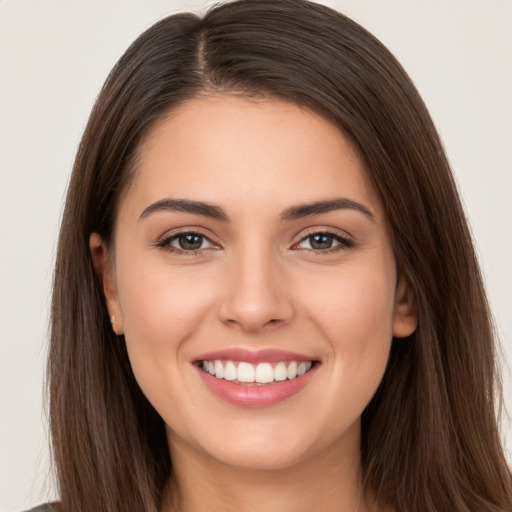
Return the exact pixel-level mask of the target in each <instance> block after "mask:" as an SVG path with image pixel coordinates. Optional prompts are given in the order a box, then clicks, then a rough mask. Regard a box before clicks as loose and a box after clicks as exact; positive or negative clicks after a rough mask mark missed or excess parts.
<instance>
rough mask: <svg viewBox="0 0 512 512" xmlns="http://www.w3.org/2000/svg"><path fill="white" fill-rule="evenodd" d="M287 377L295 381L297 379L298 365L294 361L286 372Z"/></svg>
mask: <svg viewBox="0 0 512 512" xmlns="http://www.w3.org/2000/svg"><path fill="white" fill-rule="evenodd" d="M286 376H287V377H288V378H289V379H295V377H297V363H296V362H295V361H292V362H291V363H290V365H289V366H288V369H287V370H286Z"/></svg>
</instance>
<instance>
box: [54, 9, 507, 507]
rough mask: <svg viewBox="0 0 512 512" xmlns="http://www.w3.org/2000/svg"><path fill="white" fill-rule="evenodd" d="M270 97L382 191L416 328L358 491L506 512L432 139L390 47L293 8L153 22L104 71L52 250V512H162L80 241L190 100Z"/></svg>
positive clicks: (492, 398)
mask: <svg viewBox="0 0 512 512" xmlns="http://www.w3.org/2000/svg"><path fill="white" fill-rule="evenodd" d="M212 91H213V92H219V91H220V92H226V93H236V94H242V95H245V96H258V97H270V98H280V99H284V100H286V101H291V102H294V103H296V104H299V105H302V106H305V107H308V108H310V109H313V110H314V111H316V112H318V113H320V114H321V115H323V116H324V117H325V118H326V119H328V120H329V121H331V122H333V123H335V124H336V126H338V127H339V129H340V130H342V131H343V133H345V134H346V135H347V136H348V137H349V138H350V139H351V140H352V142H353V143H354V145H355V146H356V147H357V148H358V150H359V153H360V155H361V158H362V159H363V160H364V162H365V164H366V168H367V172H368V175H369V177H370V179H371V180H372V182H373V184H374V186H375V187H376V190H377V191H378V192H379V194H380V196H381V198H382V201H383V204H384V207H385V212H386V215H387V220H388V223H389V226H390V230H391V233H392V238H393V244H394V250H395V255H396V259H397V262H398V266H399V271H400V272H404V273H406V274H407V275H408V277H409V279H410V280H411V282H412V284H413V287H414V290H415V293H416V298H417V304H418V310H419V326H418V329H417V331H416V333H415V334H413V335H412V336H410V337H409V338H407V339H397V340H394V341H393V345H392V350H391V354H390V359H389V364H388V368H387V371H386V374H385V376H384V379H383V381H382V383H381V385H380V387H379V389H378V391H377V393H376V395H375V396H374V398H373V399H372V401H371V403H370V404H369V405H368V407H367V408H366V410H365V412H364V414H363V419H362V446H361V452H362V464H363V475H364V479H365V484H366V485H367V486H368V488H369V489H371V490H372V492H374V493H376V495H377V497H378V499H379V500H380V502H381V503H382V504H385V505H389V506H391V507H392V508H394V509H395V510H396V511H397V512H401V511H404V512H405V511H409V512H410V511H426V512H446V511H450V512H474V511H476V510H478V511H479V512H491V511H496V512H497V511H500V512H506V511H510V510H512V483H511V473H510V470H509V468H508V466H507V463H506V460H505V458H504V455H503V450H502V448H501V444H500V439H499V434H498V428H497V420H496V405H497V404H498V403H499V402H498V399H499V398H500V394H499V388H498V386H497V383H498V381H499V380H498V376H497V366H496V361H495V346H494V338H493V331H492V324H491V319H490V314H489V308H488V305H487V302H486V298H485V293H484V289H483V285H482V279H481V275H480V271H479V268H478V264H477V261H476V257H475V251H474V249H473V245H472V241H471V236H470V231H469V229H468V226H467V222H466V219H465V216H464V212H463V209H462V207H461V203H460V200H459V197H458V194H457V190H456V186H455V184H454V180H453V178H452V175H451V172H450V169H449V165H448V162H447V160H446V157H445V154H444V151H443V148H442V146H441V143H440V140H439V136H438V134H437V132H436V130H435V127H434V125H433V123H432V120H431V119H430V116H429V114H428V112H427V110H426V108H425V106H424V104H423V102H422V100H421V98H420V97H419V95H418V93H417V91H416V89H415V88H414V86H413V84H412V82H411V80H410V79H409V78H408V76H407V74H406V73H405V72H404V70H403V69H402V67H401V66H400V65H399V64H398V62H397V61H396V60H395V58H394V57H393V56H392V55H391V54H390V52H389V51H388V50H387V49H386V48H385V47H384V46H383V45H382V44H381V43H380V42H379V41H378V40H377V39H376V38H375V37H373V36H372V35H371V34H369V33H368V32H367V31H366V30H364V29H363V28H362V27H360V26H359V25H357V24H356V23H355V22H353V21H351V20H350V19H348V18H346V17H345V16H343V15H341V14H339V13H337V12H335V11H333V10H331V9H329V8H327V7H324V6H321V5H317V4H314V3H309V2H307V1H303V0H240V1H235V2H229V3H226V4H224V5H220V6H217V7H215V8H213V9H212V10H210V11H209V12H208V13H207V14H206V15H205V16H204V17H202V18H200V17H198V16H195V15H193V14H177V15H174V16H169V17H167V18H165V19H163V20H161V21H160V22H158V23H156V24H155V25H154V26H152V27H151V28H150V29H149V30H147V31H146V32H145V33H144V34H142V35H141V36H140V37H139V38H138V39H137V40H136V41H135V42H134V43H133V44H132V45H131V46H130V48H129V49H128V50H127V51H126V53H125V54H124V55H123V57H122V58H121V59H120V60H119V62H118V63H117V65H116V66H115V68H114V69H113V70H112V72H111V74H110V75H109V77H108V79H107V81H106V83H105V85H104V87H103V89H102V91H101V93H100V95H99V97H98V99H97V102H96V105H95V107H94V109H93V111H92V114H91V116H90V119H89V122H88V125H87V127H86V130H85V133H84V136H83V139H82V142H81V144H80V147H79V150H78V154H77V157H76V161H75V165H74V169H73V174H72V178H71V182H70V185H69V190H68V195H67V201H66V206H65V211H64V216H63V220H62V227H61V232H60V238H59V246H58V254H57V262H56V269H55V278H54V292H53V302H52V318H51V348H50V357H49V364H48V379H49V380H48V382H49V392H50V421H51V435H52V444H53V451H54V459H55V465H56V470H57V477H58V482H59V486H60V495H61V504H60V505H59V506H58V509H59V510H63V511H66V512H71V511H72V512H86V511H87V512H102V511H105V512H107V511H108V512H121V511H135V510H140V511H142V510H144V511H147V512H156V511H157V510H158V507H159V504H160V500H161V496H162V492H163V488H164V485H165V482H166V481H167V480H168V479H169V476H170V475H171V473H172V461H171V460H170V457H169V452H168V448H167V441H166V436H165V429H164V423H163V420H162V419H161V418H160V417H159V415H158V414H157V413H156V411H155V410H154V409H153V407H152V406H151V405H150V403H149V402H148V401H147V399H146V398H145V397H144V395H143V394H142V392H141V390H140V388H139V387H138V385H137V383H136V381H135V379H134V376H133V373H132V371H131V367H130V363H129V360H128V356H127V353H126V349H125V344H124V340H123V339H122V337H121V338H120V339H118V338H116V336H115V335H114V334H113V333H112V330H111V328H110V324H109V319H108V313H107V310H106V307H105V304H104V300H103V294H102V290H101V286H100V283H99V281H98V279H97V276H96V274H95V271H94V268H93V263H92V259H91V256H90V252H89V236H90V234H91V233H92V232H98V233H100V234H101V235H102V236H103V237H104V239H106V240H107V242H108V241H109V239H110V237H111V235H112V232H113V229H114V228H115V221H116V210H117V206H118V203H119V201H120V200H121V198H122V193H123V191H125V190H126V186H127V184H128V183H129V181H130V179H131V178H132V177H133V175H134V173H136V172H137V165H136V164H137V159H136V156H137V149H138V147H139V145H140V142H141V140H142V139H143V137H144V136H145V135H146V134H147V133H148V131H149V130H150V129H151V128H152V127H153V126H154V124H155V122H156V121H157V120H159V119H161V118H162V116H164V115H165V114H166V113H168V112H169V110H170V109H172V108H175V107H176V106H177V105H179V104H180V103H182V102H183V101H186V100H187V99H190V98H193V97H195V96H197V95H199V94H207V93H209V92H212Z"/></svg>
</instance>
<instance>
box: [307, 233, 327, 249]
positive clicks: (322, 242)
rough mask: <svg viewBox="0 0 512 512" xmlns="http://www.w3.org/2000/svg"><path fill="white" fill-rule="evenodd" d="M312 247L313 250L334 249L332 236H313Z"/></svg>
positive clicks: (311, 239)
mask: <svg viewBox="0 0 512 512" xmlns="http://www.w3.org/2000/svg"><path fill="white" fill-rule="evenodd" d="M310 242H311V247H312V248H313V249H329V248H330V247H332V236H329V235H313V236H312V237H311V238H310Z"/></svg>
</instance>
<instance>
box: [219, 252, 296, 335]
mask: <svg viewBox="0 0 512 512" xmlns="http://www.w3.org/2000/svg"><path fill="white" fill-rule="evenodd" d="M229 267H230V268H229V269H227V273H228V274H229V276H228V278H227V279H226V281H225V285H226V286H225V293H224V294H223V298H222V300H221V303H220V305H219V318H220V320H221V321H222V322H223V323H225V324H226V325H229V326H231V327H234V328H237V329H240V330H241V331H243V332H246V333H256V332H259V331H267V330H268V329H272V328H275V327H277V326H280V325H285V324H287V323H289V322H290V321H291V320H292V318H293V316H294V314H295V311H294V307H293V302H292V300H291V293H290V284H291V283H290V282H289V281H288V282H287V278H286V277H285V274H284V272H283V269H282V268H279V265H278V262H277V261H276V258H275V257H274V258H272V256H271V255H269V254H264V251H250V250H248V251H246V252H245V253H244V254H239V255H238V256H235V257H234V258H233V261H232V262H231V264H230V266H229Z"/></svg>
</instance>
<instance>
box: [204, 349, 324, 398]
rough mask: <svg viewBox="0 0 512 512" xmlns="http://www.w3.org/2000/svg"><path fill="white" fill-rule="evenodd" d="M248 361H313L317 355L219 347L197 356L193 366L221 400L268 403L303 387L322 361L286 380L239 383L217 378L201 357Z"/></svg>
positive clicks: (207, 359) (287, 396) (285, 396)
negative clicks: (205, 369)
mask: <svg viewBox="0 0 512 512" xmlns="http://www.w3.org/2000/svg"><path fill="white" fill-rule="evenodd" d="M216 359H218V360H224V361H246V362H248V363H251V364H258V363H261V362H267V363H274V362H279V361H283V362H286V361H298V362H302V361H314V360H315V359H314V358H311V357H308V356H305V355H302V354H297V353H294V352H286V351H282V350H274V349H266V350H259V351H256V352H255V351H250V350H246V349H242V348H236V349H229V350H218V351H215V352H208V353H205V354H202V355H200V356H198V357H197V358H196V359H195V361H194V363H195V364H194V366H195V367H196V369H197V371H198V372H199V375H200V377H201V379H202V380H203V382H204V383H205V384H206V386H207V388H208V389H209V390H210V391H211V392H212V393H214V394H215V395H217V396H218V397H219V398H221V399H222V400H224V401H226V402H228V403H230V404H232V405H236V406H239V407H266V406H270V405H274V404H277V403H279V402H282V401H283V400H286V399H287V398H289V397H291V396H293V395H295V394H296V393H298V392H299V391H301V390H302V389H303V388H304V387H305V386H306V385H307V384H308V383H309V382H310V380H311V378H312V377H313V376H314V374H315V373H316V371H317V370H318V367H319V366H320V365H319V364H314V365H313V367H312V368H311V369H310V370H309V371H308V372H306V373H305V374H304V375H301V376H300V377H296V378H295V379H291V380H285V381H281V382H273V383H271V384H264V385H256V384H238V383H235V382H233V381H228V380H225V379H218V378H217V377H214V376H213V375H210V374H209V373H206V372H205V371H204V370H203V369H202V368H201V365H200V364H198V363H199V362H200V361H204V360H206V361H213V360H216Z"/></svg>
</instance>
